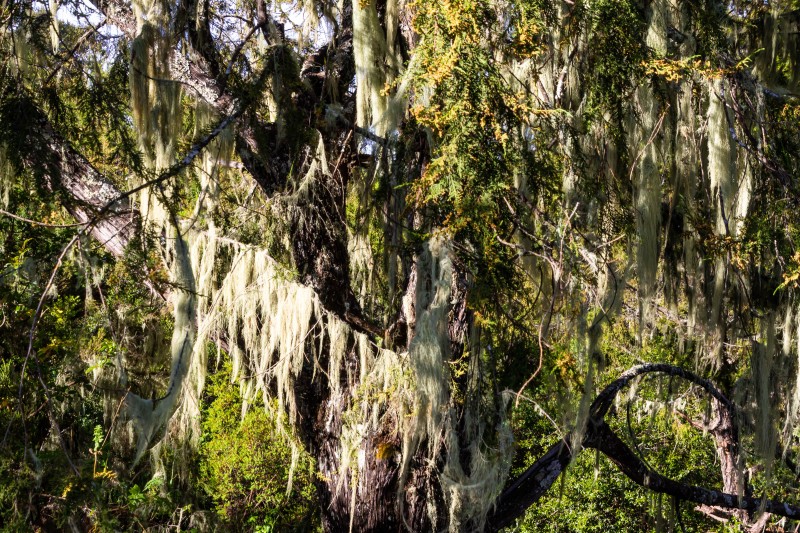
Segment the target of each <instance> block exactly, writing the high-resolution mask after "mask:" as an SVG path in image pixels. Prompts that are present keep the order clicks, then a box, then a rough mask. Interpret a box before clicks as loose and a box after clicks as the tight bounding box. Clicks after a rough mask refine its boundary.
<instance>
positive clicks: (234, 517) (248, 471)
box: [198, 363, 319, 531]
mask: <svg viewBox="0 0 800 533" xmlns="http://www.w3.org/2000/svg"><path fill="white" fill-rule="evenodd" d="M206 390H207V392H206V402H207V404H206V411H205V415H204V422H203V437H202V442H201V444H200V449H199V455H200V475H199V477H198V483H199V484H200V486H201V487H202V488H203V490H204V491H205V492H206V493H207V494H208V496H209V497H210V498H211V499H212V500H213V502H214V506H215V509H216V512H217V514H218V515H219V516H220V519H221V520H222V524H224V527H226V528H231V529H233V530H236V531H247V530H251V531H263V530H264V528H267V529H266V530H268V531H314V530H316V529H318V527H319V524H318V522H317V520H318V518H317V513H316V494H315V488H314V484H313V481H314V476H315V472H314V467H313V463H312V461H311V458H310V457H309V456H308V455H306V454H305V453H302V452H301V455H300V457H299V459H297V465H296V466H293V464H294V462H295V461H294V460H293V457H292V455H293V453H294V451H293V449H294V450H296V449H297V446H298V444H297V443H293V442H292V441H291V440H290V439H289V438H288V437H287V436H286V435H285V433H283V432H284V431H285V429H283V428H281V427H280V426H279V425H278V424H277V423H276V421H275V419H274V418H273V416H274V415H273V414H271V412H267V411H265V410H263V409H259V408H258V407H257V406H253V407H251V408H250V409H248V411H247V414H246V415H245V416H244V418H242V416H241V413H242V397H241V396H240V395H239V392H238V390H237V388H236V387H235V386H231V371H230V363H226V364H225V367H224V368H223V369H222V370H221V371H219V372H217V373H216V374H214V376H213V378H212V380H211V383H209V385H208V388H207V389H206ZM292 468H293V469H294V471H293V472H291V473H290V469H292ZM290 476H291V478H290Z"/></svg>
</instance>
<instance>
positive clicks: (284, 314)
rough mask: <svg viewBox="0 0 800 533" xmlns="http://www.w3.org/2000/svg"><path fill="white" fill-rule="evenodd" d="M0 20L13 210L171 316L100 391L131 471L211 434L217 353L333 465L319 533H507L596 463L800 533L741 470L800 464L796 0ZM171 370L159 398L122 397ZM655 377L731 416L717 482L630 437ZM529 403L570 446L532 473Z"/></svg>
mask: <svg viewBox="0 0 800 533" xmlns="http://www.w3.org/2000/svg"><path fill="white" fill-rule="evenodd" d="M57 10H61V11H60V12H61V13H70V16H69V17H67V16H66V15H64V16H63V17H60V16H56V15H55V13H56V12H57ZM2 20H3V22H2V25H3V28H4V33H3V56H4V57H3V65H4V66H3V70H2V88H3V92H2V101H0V115H1V116H2V121H0V123H2V127H1V128H0V130H1V131H0V146H2V148H3V152H4V156H5V159H6V160H7V161H8V162H9V164H10V165H11V168H13V172H6V173H5V174H4V178H3V179H4V181H3V187H4V188H5V189H13V188H14V187H17V188H20V187H23V189H24V190H28V191H30V192H29V194H35V195H36V196H37V197H40V198H43V199H47V200H48V201H54V200H57V201H58V202H60V204H61V205H63V207H64V208H65V209H66V210H67V211H68V212H69V213H70V214H71V215H72V216H73V217H74V219H75V220H76V222H77V223H78V226H77V229H76V230H75V231H76V233H75V236H74V237H73V238H72V239H71V240H69V241H67V243H66V247H65V248H64V252H62V253H61V255H60V256H59V259H58V261H57V262H56V263H58V264H60V263H61V261H62V259H64V258H65V257H66V254H67V251H68V249H69V248H70V247H72V246H75V245H76V243H79V242H81V238H82V237H83V236H84V235H91V236H92V237H94V238H95V240H96V241H97V242H98V243H100V244H101V245H102V246H103V247H104V248H105V249H106V250H107V251H108V252H110V254H111V256H112V257H106V258H105V259H104V260H105V261H108V262H109V263H114V262H115V261H116V262H118V264H120V265H125V266H126V268H127V269H128V274H127V275H134V276H137V277H140V278H141V279H143V280H144V284H145V285H146V287H147V290H148V291H149V292H150V293H151V294H152V296H153V297H154V298H163V300H164V301H165V302H167V304H166V305H167V306H168V308H169V309H170V310H171V312H172V315H173V320H172V323H171V324H170V327H169V330H170V331H171V341H170V343H163V344H164V347H165V349H164V350H158V349H155V350H148V349H147V348H146V347H147V346H148V344H147V339H138V340H137V339H135V340H134V341H131V342H127V345H126V349H125V350H123V351H124V352H125V353H124V355H120V356H119V357H117V359H116V361H115V362H114V364H109V365H105V366H103V367H102V368H99V369H97V376H96V379H97V380H98V382H102V383H103V384H104V389H105V391H106V392H105V400H106V402H107V404H108V405H109V406H116V405H119V406H120V408H119V412H118V413H115V412H114V411H113V409H111V410H108V409H107V412H108V419H107V425H111V422H112V420H114V424H115V427H116V428H117V429H116V430H115V435H116V439H117V441H118V444H117V445H118V448H119V449H120V450H122V449H124V447H125V442H124V441H125V434H126V433H125V432H124V431H123V430H122V428H123V427H126V426H127V427H130V428H132V430H133V434H134V435H135V441H133V442H129V443H128V445H129V446H130V455H131V456H130V460H132V461H134V462H136V461H139V460H140V459H141V458H142V457H144V456H145V454H147V453H148V452H149V450H150V449H151V448H153V447H154V446H156V447H157V448H159V449H178V450H180V449H184V448H182V447H181V445H180V444H179V443H188V445H189V449H191V445H192V443H193V442H194V443H196V441H197V439H198V437H199V431H200V429H199V424H198V416H197V409H198V405H199V404H200V402H199V396H200V394H201V391H202V387H203V383H204V380H205V373H206V371H207V369H208V366H209V363H208V361H207V353H208V350H207V343H208V342H213V343H216V345H217V346H218V349H219V350H221V351H224V352H225V353H226V354H227V355H228V356H229V357H230V358H231V360H232V362H233V374H234V375H235V376H236V379H238V380H239V383H240V385H241V386H242V388H243V396H244V398H245V399H246V401H248V402H250V403H253V402H255V401H256V400H260V397H262V396H263V397H267V398H274V399H276V400H277V404H278V408H277V411H276V412H277V415H278V416H280V417H285V419H284V422H285V427H286V428H287V431H288V432H289V433H290V434H291V435H292V436H293V438H296V439H297V440H298V441H300V442H302V445H303V446H304V447H305V448H306V449H307V450H308V451H309V452H310V453H311V455H312V456H313V457H314V458H315V461H316V464H317V468H318V469H319V477H318V480H317V482H316V483H317V485H318V487H317V488H318V497H319V502H320V507H321V512H322V521H323V525H324V527H325V529H326V530H330V531H342V530H348V529H350V530H355V531H371V530H386V529H387V528H388V529H390V530H395V529H396V530H402V529H404V528H410V529H411V530H418V531H423V530H430V529H433V528H436V529H437V530H438V529H443V528H449V529H450V530H453V531H457V530H471V529H483V528H489V529H496V528H499V527H502V526H505V525H508V524H511V523H512V522H513V521H514V520H515V519H516V518H518V517H519V516H521V515H522V514H523V513H524V511H525V509H526V508H527V507H528V506H530V505H532V504H533V503H535V502H536V501H537V499H538V498H539V497H540V496H541V494H543V493H544V492H545V491H546V490H547V489H548V488H549V487H550V486H551V485H552V483H553V482H554V481H555V480H556V478H557V477H558V475H559V474H560V472H562V471H563V469H564V468H565V467H566V465H567V464H568V463H569V462H570V461H571V460H572V459H573V457H574V456H576V455H577V453H578V451H579V450H580V448H582V447H587V448H594V449H596V450H598V451H599V452H601V453H603V454H605V455H606V456H608V457H609V458H610V459H611V460H612V461H613V462H614V463H615V464H616V465H617V466H618V467H619V468H620V469H621V470H622V472H624V473H625V474H626V475H627V476H629V477H630V478H631V479H633V480H634V481H635V482H636V483H638V484H640V485H643V486H645V487H647V488H649V489H651V490H654V491H657V492H662V493H665V494H668V495H670V496H673V497H674V498H676V499H681V500H687V501H691V502H694V503H697V504H701V505H705V506H707V507H706V508H704V509H705V510H706V511H708V512H716V511H714V509H715V508H732V509H739V510H741V511H742V512H739V513H738V514H736V518H737V519H738V520H739V521H740V522H742V523H745V524H747V525H748V527H753V528H758V527H762V526H763V525H764V520H767V519H768V515H765V516H767V518H764V519H758V518H757V517H756V516H755V515H754V514H753V513H754V512H755V511H759V512H763V511H766V512H767V513H774V514H778V515H782V516H785V517H788V518H797V516H796V515H797V513H798V510H797V508H796V507H794V506H792V505H790V504H788V503H786V504H784V503H776V502H775V501H772V500H771V499H769V498H764V497H761V498H758V497H755V496H753V494H752V487H751V481H750V480H748V479H747V477H746V475H745V473H746V471H745V468H746V466H747V465H748V462H752V461H754V460H756V459H758V458H760V459H761V460H762V461H763V462H764V463H765V465H766V471H767V472H768V473H769V472H772V470H773V466H772V465H773V463H774V461H775V459H776V453H777V452H776V449H779V450H780V452H779V453H777V455H778V456H779V457H783V456H790V455H791V454H792V451H793V450H792V447H793V438H794V437H793V434H794V431H795V426H796V422H797V417H798V412H800V411H798V405H800V404H799V403H798V400H797V396H796V394H797V393H796V392H795V391H796V390H797V388H798V383H800V380H796V379H792V378H787V376H794V375H797V372H798V369H797V364H796V362H795V360H796V358H797V347H796V346H795V344H796V342H797V335H798V331H797V328H796V323H798V318H797V317H798V314H797V311H796V304H795V300H796V294H795V293H796V291H797V278H798V271H800V265H799V264H798V261H800V259H799V258H800V255H799V254H798V253H797V251H796V245H797V243H798V237H799V235H798V228H797V223H796V220H795V217H793V208H794V207H795V205H796V202H797V198H798V196H797V191H796V179H795V178H796V176H797V174H798V170H800V164H799V163H798V159H797V157H796V154H797V148H798V141H797V138H798V137H797V133H798V132H797V130H798V124H800V121H798V120H797V119H798V116H800V107H798V77H799V72H800V71H799V70H798V68H799V67H798V57H797V55H798V51H800V46H798V43H797V26H798V21H799V20H800V11H798V8H797V5H796V3H793V2H789V1H770V2H749V1H736V2H727V3H723V2H716V1H711V0H708V1H704V2H700V3H697V2H681V1H668V0H658V1H651V2H650V1H649V2H635V1H628V0H618V1H608V0H595V1H591V2H580V1H576V2H548V1H546V0H545V1H543V0H526V1H508V2H501V1H490V0H476V1H470V2H463V3H461V4H454V3H451V2H441V3H432V2H423V1H417V2H400V1H395V0H386V1H384V0H368V1H363V0H358V1H356V0H354V1H353V2H343V3H341V4H340V3H336V2H325V1H314V0H310V1H306V2H303V3H302V5H301V4H292V5H291V6H289V5H286V4H283V3H269V4H268V3H266V2H265V1H264V0H256V1H255V2H244V3H229V2H211V1H206V2H203V3H200V2H196V1H194V0H181V1H180V2H177V3H167V2H162V1H160V0H152V1H150V0H147V1H141V2H140V1H136V2H134V3H133V5H128V4H127V3H125V2H121V1H117V0H107V1H98V2H96V3H94V4H84V3H71V2H64V3H61V4H59V3H58V2H52V3H51V5H50V11H49V12H48V11H46V10H43V7H42V6H40V5H38V4H32V3H25V2H13V3H10V4H8V5H7V6H6V8H4V10H3V14H2ZM101 21H102V22H101ZM251 183H253V184H255V185H257V188H258V190H256V187H255V186H254V185H251ZM6 203H8V201H6ZM12 204H13V205H11V206H10V207H13V208H14V210H16V212H14V210H11V211H5V213H6V214H7V215H8V216H16V217H20V216H22V215H21V214H20V213H24V211H25V205H26V202H24V201H20V200H19V199H16V200H15V202H12ZM96 253H100V252H96ZM53 279H55V274H54V276H53V277H51V279H50V281H49V282H48V283H47V287H45V289H46V290H44V291H43V293H42V299H41V300H40V301H39V305H38V306H36V307H37V308H36V310H35V313H34V314H33V317H32V326H31V328H30V342H29V343H28V348H27V355H26V356H25V358H24V360H23V361H22V362H21V368H20V370H19V372H20V373H21V375H24V373H25V368H26V365H27V364H28V363H29V362H30V363H31V364H33V365H34V366H35V367H37V368H38V364H36V362H37V358H38V355H37V352H36V350H34V339H35V337H36V330H37V325H38V323H39V321H40V320H41V318H42V316H44V315H43V314H42V309H43V303H44V302H45V299H46V298H47V296H48V294H47V293H48V289H49V287H50V286H51V285H52V280H53ZM90 290H91V289H90ZM101 294H102V291H101ZM112 311H113V310H112V309H108V310H107V312H109V313H111V312H112ZM631 332H634V333H633V334H632V333H631ZM656 343H662V344H664V345H666V346H667V349H666V350H665V351H666V352H667V355H665V354H664V353H661V354H660V356H659V359H658V361H657V362H658V364H655V363H654V364H650V365H648V364H645V365H643V366H636V367H634V368H632V369H631V370H630V371H628V372H624V373H622V371H623V370H624V368H625V366H626V365H629V364H630V363H631V362H632V361H626V359H630V357H628V356H625V355H620V354H624V353H626V352H627V353H630V352H631V351H634V352H637V353H641V354H643V355H644V354H646V353H648V350H650V349H651V348H652V346H654V345H655V344H656ZM151 344H152V342H151ZM156 344H159V343H158V342H156ZM167 344H168V347H167ZM166 352H168V353H166ZM148 354H149V355H151V356H152V357H153V358H154V361H159V359H158V358H159V357H162V358H163V357H164V356H168V359H169V361H170V363H169V364H168V365H166V366H168V367H169V374H168V378H166V377H164V376H161V378H152V377H151V378H146V379H141V380H133V379H130V376H132V375H133V374H135V373H136V371H137V370H136V369H139V370H142V369H144V368H145V367H147V365H148V364H155V363H148V362H146V358H145V356H146V355H148ZM532 354H533V355H532ZM91 357H93V356H90V358H91ZM633 359H634V360H635V359H637V358H636V357H634V358H633ZM92 363H93V367H94V364H95V363H97V361H92ZM667 363H679V364H681V365H686V364H687V363H691V364H692V365H693V366H694V367H695V369H696V371H695V372H688V371H686V370H681V369H680V368H677V367H676V366H674V365H671V364H667ZM162 364H163V361H162ZM614 373H617V374H621V377H619V378H618V379H617V380H615V381H612V383H611V385H608V386H607V387H606V388H605V389H603V390H601V392H600V393H599V395H597V396H596V395H595V391H596V389H597V387H598V384H599V383H600V380H601V379H607V377H608V376H612V375H613V374H614ZM653 373H657V374H666V375H668V376H673V377H680V378H684V379H686V380H688V382H689V383H690V384H691V386H690V388H689V389H687V391H686V392H685V393H684V394H683V396H684V397H687V396H688V397H690V398H691V400H692V401H691V402H689V406H688V407H684V408H681V409H677V412H678V414H679V415H681V416H683V417H684V419H685V420H688V421H691V422H692V423H694V424H695V425H698V424H702V420H703V418H704V417H703V416H702V415H703V411H702V409H701V408H700V407H698V406H702V405H706V406H707V407H706V409H708V411H709V412H713V413H714V417H713V418H714V420H716V422H715V424H712V425H710V426H709V431H710V433H711V435H712V437H713V440H714V446H715V449H716V453H717V455H718V457H719V460H720V464H721V466H722V469H721V476H722V480H723V490H722V491H715V490H712V489H707V488H698V487H692V486H690V485H689V484H687V483H683V482H677V481H671V480H669V479H667V478H665V477H664V476H661V475H660V474H659V473H658V471H657V469H654V468H651V467H650V466H648V465H647V462H646V460H645V459H644V458H643V457H642V454H641V453H640V452H638V450H634V451H632V448H631V446H630V445H629V444H626V442H625V441H624V440H622V439H621V438H620V430H619V429H614V428H613V427H612V426H611V425H609V423H607V420H606V417H607V416H608V415H609V410H610V409H611V405H612V401H613V400H614V398H615V397H616V396H617V393H618V392H619V390H620V388H621V387H623V386H626V385H628V384H629V383H630V382H631V380H632V379H633V378H634V377H638V376H642V375H644V376H648V375H651V374H653ZM701 374H702V375H704V376H708V377H710V378H713V381H714V382H715V383H716V384H717V385H712V384H711V382H709V381H706V380H705V379H703V378H701V377H698V376H699V375H701ZM20 379H22V378H20ZM39 381H40V384H39V385H40V387H41V388H42V391H43V394H44V396H45V398H46V399H47V400H46V406H47V407H46V409H47V411H48V417H49V420H50V423H51V425H52V431H53V434H54V435H56V436H57V437H58V438H59V439H60V441H61V442H60V445H61V447H62V448H63V450H64V452H65V456H66V457H67V458H69V457H70V454H71V451H70V446H69V443H67V442H65V441H64V439H63V438H62V431H61V427H60V425H59V421H58V416H57V413H56V409H55V406H54V403H53V401H52V395H51V394H50V392H49V389H48V387H51V386H52V383H49V382H48V379H47V377H46V376H45V375H43V374H41V373H40V374H39ZM20 382H21V383H22V381H20ZM529 386H530V387H534V388H535V390H536V391H538V393H540V394H545V395H548V394H549V395H556V397H557V398H559V399H558V401H557V402H555V404H554V408H556V409H558V411H559V417H558V418H559V422H563V425H564V427H565V428H567V431H568V433H567V434H566V436H565V437H564V438H563V439H560V441H561V442H559V443H557V444H555V445H554V446H553V447H552V448H550V450H549V451H548V452H547V453H546V454H545V455H544V456H543V457H542V458H541V459H540V460H539V461H537V462H536V463H535V464H533V465H532V466H531V467H530V468H529V469H528V470H526V471H525V473H523V474H522V475H521V476H520V477H518V478H517V479H516V481H511V480H509V471H510V469H511V467H512V463H511V457H512V454H513V433H512V421H511V419H510V415H511V414H512V413H513V412H515V411H514V408H513V407H512V404H511V403H510V402H511V401H512V400H513V401H514V402H517V403H518V402H519V399H520V398H521V397H523V396H524V394H525V390H526V388H528V387H529ZM512 389H513V390H515V391H519V392H517V393H516V394H514V395H511V394H509V393H508V391H509V390H512ZM698 391H704V392H703V393H702V394H700V393H698ZM674 396H675V390H674V389H673V388H672V386H671V385H670V386H669V387H667V389H666V393H665V394H664V398H662V400H663V402H665V403H670V402H671V401H672V400H673V399H674ZM730 398H732V399H733V400H735V401H733V400H731V399H730ZM19 404H20V407H19V409H20V415H21V419H22V420H24V419H25V416H26V407H24V402H23V401H22V395H21V394H20V398H19ZM267 405H271V403H270V402H267ZM115 414H118V415H119V420H116V419H115V418H114V417H113V416H112V415H115ZM711 418H712V417H710V416H706V417H705V421H706V422H708V421H709V420H710V419H711ZM707 425H708V424H707ZM9 427H10V426H9ZM740 433H741V435H740ZM742 435H744V437H742ZM748 435H754V437H752V442H753V447H754V452H753V453H752V454H748V453H746V452H745V444H744V443H743V442H742V439H743V438H745V439H751V437H749V436H748ZM749 442H750V440H747V443H748V444H747V446H748V447H749ZM26 446H27V444H26ZM120 453H122V452H120ZM176 455H179V454H176ZM178 459H179V458H177V459H176V461H178V462H180V461H179V460H178ZM68 462H69V463H70V464H72V461H71V460H68ZM72 468H73V470H74V471H75V472H76V473H77V471H78V469H77V467H75V465H72Z"/></svg>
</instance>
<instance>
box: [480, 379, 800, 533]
mask: <svg viewBox="0 0 800 533" xmlns="http://www.w3.org/2000/svg"><path fill="white" fill-rule="evenodd" d="M653 373H655V374H665V375H669V376H677V377H681V378H683V379H686V380H687V381H689V382H691V383H693V384H695V385H697V386H699V387H701V388H702V389H703V390H705V391H706V392H707V393H708V394H709V395H710V396H711V397H712V398H713V399H714V401H715V403H716V405H717V407H718V414H719V416H720V417H721V420H722V421H724V422H725V423H726V427H725V431H726V437H729V438H732V439H734V441H733V442H732V443H731V445H732V446H738V442H736V440H737V435H736V434H735V433H732V432H733V431H735V429H736V428H735V425H733V424H734V420H735V416H734V406H733V404H732V403H731V402H730V401H729V400H728V399H727V398H726V397H725V396H724V395H723V394H722V393H721V392H720V391H719V390H718V389H717V388H716V387H715V386H714V385H713V384H712V383H711V382H710V381H708V380H706V379H703V378H701V377H699V376H697V375H696V374H694V373H692V372H690V371H688V370H684V369H682V368H679V367H675V366H672V365H667V364H646V365H640V366H636V367H633V368H631V369H630V370H628V371H626V372H624V373H623V374H622V375H621V376H620V377H619V378H618V379H616V380H615V381H613V382H612V383H610V384H609V385H608V386H606V387H605V388H604V389H603V390H602V391H601V392H600V394H598V395H597V398H596V399H595V400H594V402H592V405H591V407H590V418H589V420H588V422H587V426H586V428H585V432H584V433H583V440H582V441H581V443H580V445H581V446H582V447H586V448H593V449H596V450H598V451H600V452H602V453H603V454H605V455H606V456H607V457H608V458H609V459H611V461H612V462H613V463H614V464H615V465H616V466H617V467H618V468H619V469H620V471H622V473H624V474H625V475H626V476H628V477H629V478H630V479H631V480H633V481H634V482H636V483H637V484H639V485H641V486H643V487H646V488H648V489H650V490H653V491H655V492H659V493H662V494H668V495H670V496H673V497H675V498H678V499H680V500H685V501H690V502H693V503H697V504H699V505H706V506H712V507H718V508H725V509H738V510H743V511H748V512H756V511H765V512H768V513H773V514H777V515H780V516H785V517H788V518H795V519H796V518H800V506H796V505H792V504H788V503H784V502H778V501H773V500H767V499H760V498H753V497H751V496H750V495H747V494H745V495H742V496H739V495H736V494H732V493H730V492H724V491H719V490H712V489H707V488H704V487H697V486H693V485H688V484H686V483H680V482H677V481H673V480H671V479H669V478H666V477H664V476H662V475H661V474H659V473H658V472H655V471H653V470H651V469H650V468H649V467H648V466H647V465H646V464H645V463H644V462H643V461H642V460H641V459H640V458H639V457H638V456H637V455H636V454H635V453H634V452H633V451H632V450H631V449H630V448H629V447H628V446H627V445H626V444H625V443H624V442H623V441H622V439H620V438H619V437H618V436H617V435H616V434H615V433H614V432H613V431H612V430H611V428H610V427H609V425H608V424H607V423H606V421H605V419H604V417H605V415H606V414H607V413H608V411H609V410H610V408H611V405H612V404H613V402H614V399H615V397H616V396H617V394H618V393H619V392H620V391H621V390H622V389H623V388H624V387H626V386H627V385H628V384H629V383H630V382H631V381H632V380H633V379H635V378H636V377H638V376H642V375H645V374H653ZM578 434H579V433H578V432H573V433H572V434H571V435H570V436H569V437H567V438H566V439H564V440H563V441H561V442H559V443H557V444H555V445H554V446H552V447H551V448H550V450H548V452H547V453H546V454H545V455H544V456H542V458H540V459H539V460H537V461H536V462H535V463H534V464H533V465H532V466H531V467H530V468H528V469H527V470H526V471H525V472H524V473H523V474H522V475H521V476H519V477H518V478H517V479H516V480H514V481H513V482H512V483H510V484H509V485H508V488H506V490H505V491H504V492H503V494H502V495H501V496H500V498H498V500H497V506H496V508H495V510H494V512H493V513H492V514H491V516H489V518H488V521H487V524H488V525H487V529H488V530H490V531H497V530H499V529H501V528H503V527H506V526H508V525H510V524H512V523H513V522H514V520H516V519H517V518H518V517H520V516H522V515H523V514H524V512H525V510H526V509H527V508H528V507H530V506H531V505H533V504H534V503H535V502H536V501H537V500H538V499H539V498H541V496H542V495H543V494H544V493H545V492H546V491H547V490H548V489H549V488H550V487H551V486H552V485H553V483H555V481H556V479H557V478H558V476H559V475H560V474H561V473H562V472H563V470H564V468H565V467H566V465H567V464H568V463H569V462H570V461H571V460H572V459H573V458H574V456H575V454H576V453H577V451H579V449H576V447H571V446H570V445H569V443H571V442H572V441H573V439H575V438H577V435H578ZM725 489H726V490H730V489H731V487H729V486H727V485H726V487H725Z"/></svg>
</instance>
